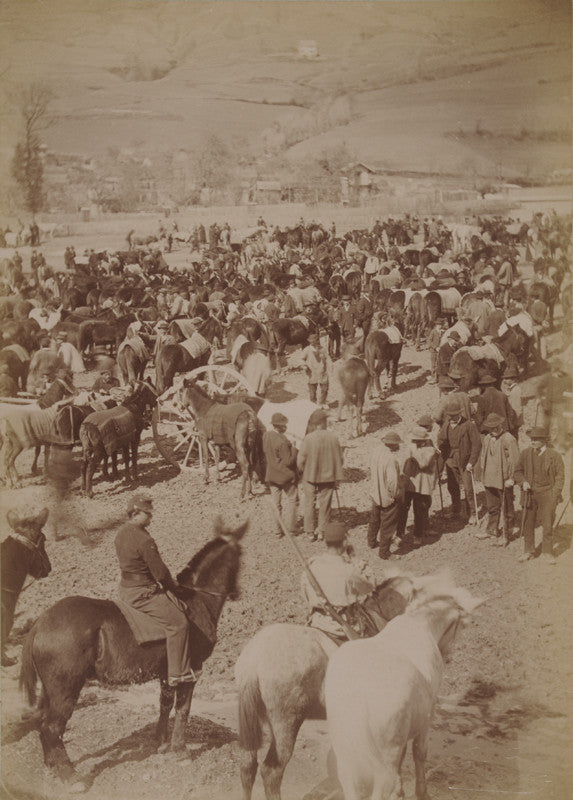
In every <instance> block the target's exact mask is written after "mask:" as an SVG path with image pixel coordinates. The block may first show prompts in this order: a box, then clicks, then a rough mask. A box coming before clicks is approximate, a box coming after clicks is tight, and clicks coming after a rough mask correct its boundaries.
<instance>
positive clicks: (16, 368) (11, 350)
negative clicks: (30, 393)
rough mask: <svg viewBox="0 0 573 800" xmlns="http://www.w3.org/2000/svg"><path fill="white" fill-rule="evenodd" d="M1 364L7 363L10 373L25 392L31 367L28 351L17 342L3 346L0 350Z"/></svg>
mask: <svg viewBox="0 0 573 800" xmlns="http://www.w3.org/2000/svg"><path fill="white" fill-rule="evenodd" d="M0 364H6V366H7V367H8V375H9V376H10V377H11V378H12V379H13V380H14V382H15V383H16V385H17V386H19V388H20V389H21V390H22V391H23V392H24V391H26V381H27V380H28V368H29V367H30V356H29V354H28V351H27V350H26V349H25V348H24V347H22V345H20V344H16V343H14V344H11V345H8V346H7V347H3V348H2V350H0Z"/></svg>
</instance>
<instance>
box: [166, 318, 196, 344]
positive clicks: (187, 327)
mask: <svg viewBox="0 0 573 800" xmlns="http://www.w3.org/2000/svg"><path fill="white" fill-rule="evenodd" d="M171 327H172V328H177V329H178V330H179V332H180V333H181V336H183V337H184V338H185V339H191V337H192V336H193V334H194V333H195V331H196V330H197V326H196V325H194V324H193V323H192V322H191V320H190V319H187V318H185V317H184V318H182V319H174V320H173V322H172V323H171Z"/></svg>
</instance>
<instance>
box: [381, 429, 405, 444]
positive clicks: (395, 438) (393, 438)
mask: <svg viewBox="0 0 573 800" xmlns="http://www.w3.org/2000/svg"><path fill="white" fill-rule="evenodd" d="M382 441H383V442H384V444H400V442H401V441H402V439H401V437H400V436H399V435H398V434H397V433H396V431H387V432H386V433H385V434H384V435H383V436H382Z"/></svg>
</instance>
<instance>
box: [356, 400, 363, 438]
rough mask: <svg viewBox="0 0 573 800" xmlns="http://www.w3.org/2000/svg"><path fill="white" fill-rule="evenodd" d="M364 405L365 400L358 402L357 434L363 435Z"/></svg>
mask: <svg viewBox="0 0 573 800" xmlns="http://www.w3.org/2000/svg"><path fill="white" fill-rule="evenodd" d="M363 407H364V401H362V402H360V401H359V402H358V403H357V405H356V435H357V436H362V409H363Z"/></svg>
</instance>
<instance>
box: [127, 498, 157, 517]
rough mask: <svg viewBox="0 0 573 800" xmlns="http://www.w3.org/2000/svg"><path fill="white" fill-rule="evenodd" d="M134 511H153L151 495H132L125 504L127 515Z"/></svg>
mask: <svg viewBox="0 0 573 800" xmlns="http://www.w3.org/2000/svg"><path fill="white" fill-rule="evenodd" d="M134 511H147V512H148V513H151V512H152V511H153V498H152V497H151V495H148V494H143V493H138V494H134V495H133V497H132V498H131V500H130V501H129V503H128V504H127V513H128V514H132V513H133V512H134Z"/></svg>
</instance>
